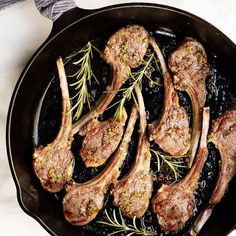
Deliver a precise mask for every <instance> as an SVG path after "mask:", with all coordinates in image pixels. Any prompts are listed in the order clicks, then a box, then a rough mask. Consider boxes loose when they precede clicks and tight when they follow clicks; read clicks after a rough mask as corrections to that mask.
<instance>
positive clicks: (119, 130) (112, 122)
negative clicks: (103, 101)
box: [79, 111, 127, 167]
mask: <svg viewBox="0 0 236 236" xmlns="http://www.w3.org/2000/svg"><path fill="white" fill-rule="evenodd" d="M126 119H127V114H126V112H125V111H124V112H123V118H122V120H119V119H116V118H114V117H113V118H110V119H108V120H106V121H103V122H100V121H98V120H97V119H92V120H90V121H89V122H88V123H87V124H86V125H85V126H84V127H83V128H82V129H81V130H80V132H79V134H80V135H82V136H84V135H86V136H85V138H84V140H83V144H82V148H81V149H80V156H81V157H82V159H83V161H84V163H85V165H86V166H87V167H97V166H100V165H102V164H104V162H105V161H106V160H107V158H108V157H109V156H110V155H111V154H112V153H113V152H114V151H115V150H116V148H117V146H118V145H119V142H120V140H121V138H122V135H123V132H124V126H125V121H126Z"/></svg>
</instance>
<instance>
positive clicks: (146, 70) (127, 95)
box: [110, 53, 159, 119]
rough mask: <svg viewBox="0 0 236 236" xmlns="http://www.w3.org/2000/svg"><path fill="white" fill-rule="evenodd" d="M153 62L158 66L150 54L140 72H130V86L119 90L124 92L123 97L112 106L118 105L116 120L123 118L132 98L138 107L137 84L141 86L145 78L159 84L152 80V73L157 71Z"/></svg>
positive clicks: (152, 54)
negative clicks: (126, 105) (126, 104)
mask: <svg viewBox="0 0 236 236" xmlns="http://www.w3.org/2000/svg"><path fill="white" fill-rule="evenodd" d="M153 60H155V64H156V66H158V64H157V59H156V58H155V56H154V53H149V54H147V55H146V60H144V61H143V63H142V65H141V68H140V69H139V70H138V71H136V72H131V70H130V73H129V77H130V79H131V83H130V86H129V87H127V88H122V89H120V90H119V91H121V92H123V96H122V98H121V99H120V100H119V101H118V102H116V103H115V104H113V105H112V106H115V105H118V106H117V109H116V112H115V115H114V116H115V117H116V118H118V119H121V118H122V110H123V108H124V104H125V101H128V100H130V99H131V98H133V99H134V102H135V103H136V105H137V101H136V99H135V96H134V93H133V91H134V88H135V86H136V85H137V84H141V81H142V79H143V78H144V77H145V78H147V79H149V80H150V82H151V83H152V84H157V83H156V82H155V81H153V80H152V78H151V74H152V72H153V71H155V68H154V67H153V65H152V62H153ZM158 70H159V67H158ZM157 85H158V84H157ZM112 106H111V107H112ZM111 107H110V108H111Z"/></svg>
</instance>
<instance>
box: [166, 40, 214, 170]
mask: <svg viewBox="0 0 236 236" xmlns="http://www.w3.org/2000/svg"><path fill="white" fill-rule="evenodd" d="M168 65H169V68H170V70H171V71H172V73H173V74H174V84H175V86H176V88H177V89H179V90H182V91H186V92H187V93H188V94H189V96H190V98H191V102H192V107H193V131H192V140H191V146H190V150H189V167H190V166H191V165H192V162H193V160H194V157H195V154H196V151H197V146H198V142H199V138H200V133H201V115H202V108H203V106H204V103H205V98H206V84H205V80H204V79H205V77H206V76H207V75H209V73H210V70H209V64H208V59H207V55H206V52H205V50H204V48H203V46H202V45H201V44H200V43H199V42H197V41H196V40H194V39H192V38H186V39H185V40H184V41H183V42H182V43H180V45H179V46H178V47H177V48H176V49H175V51H174V52H173V53H172V54H171V55H170V57H169V59H168Z"/></svg>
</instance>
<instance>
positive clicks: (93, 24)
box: [6, 3, 236, 236]
mask: <svg viewBox="0 0 236 236" xmlns="http://www.w3.org/2000/svg"><path fill="white" fill-rule="evenodd" d="M128 23H137V24H141V25H143V26H145V27H146V28H147V29H148V30H151V29H160V30H166V31H171V32H173V33H175V34H177V35H180V36H181V35H183V36H191V37H194V38H196V39H198V40H199V41H200V42H202V43H203V45H204V46H205V48H206V49H207V52H211V53H214V54H216V55H217V56H218V63H219V65H220V66H221V69H222V73H223V74H224V75H225V77H226V78H227V79H229V80H231V81H230V84H231V88H232V90H233V89H234V88H236V69H235V62H236V47H235V45H234V43H233V42H231V41H230V40H229V39H228V38H227V37H226V36H225V35H224V34H223V33H221V32H220V31H219V30H217V29H216V28H215V27H214V26H212V25H210V24H209V23H207V22H206V21H204V20H202V19H200V18H198V17H196V16H194V15H192V14H189V13H187V12H184V11H182V10H179V9H175V8H172V7H167V6H162V5H154V4H140V3H139V4H125V5H116V6H111V7H106V8H102V9H98V10H94V11H86V10H82V9H78V8H75V9H72V10H70V11H68V12H66V13H64V14H63V15H62V16H61V17H60V18H59V19H58V20H57V21H56V22H55V23H54V25H53V29H52V32H51V34H50V35H49V37H48V39H47V40H46V41H45V42H44V44H43V45H42V46H41V47H40V48H39V49H38V50H37V52H36V53H35V54H34V55H33V57H32V58H31V59H30V61H29V62H28V64H27V66H26V67H25V69H24V71H23V73H22V74H21V76H20V78H19V80H18V83H17V85H16V88H15V90H14V93H13V96H12V99H11V103H10V108H9V112H8V119H7V136H6V137H7V151H8V158H9V163H10V168H11V172H12V175H13V178H14V181H15V184H16V188H17V198H18V201H19V204H20V206H21V207H22V209H23V210H24V211H25V212H26V213H27V214H29V215H30V216H32V217H33V218H35V219H36V220H37V221H38V222H39V223H40V224H41V225H42V226H43V227H44V228H45V229H46V230H47V231H48V232H49V233H50V234H52V235H70V236H73V235H76V236H78V235H92V234H91V232H87V231H85V230H82V229H80V228H78V227H74V226H71V225H69V224H68V223H67V222H66V221H65V219H64V218H63V215H62V214H61V211H60V209H58V205H57V203H55V201H53V198H52V197H51V196H50V194H48V193H46V192H45V191H44V190H43V189H42V188H41V187H40V185H39V183H38V180H37V179H36V177H35V175H34V172H33V169H32V150H33V127H34V122H35V118H37V116H38V111H39V109H40V105H41V100H42V97H43V95H44V93H45V91H46V89H47V87H48V85H49V79H48V78H49V75H52V74H53V73H54V72H55V69H56V67H55V59H56V57H57V56H58V55H61V56H62V57H65V56H68V55H69V53H71V52H72V51H73V50H74V49H77V48H78V46H79V45H84V44H85V43H86V42H87V41H88V40H91V39H96V38H99V37H101V36H104V35H106V36H109V35H110V33H112V32H114V31H115V30H116V29H118V28H119V27H121V26H124V25H126V24H128ZM234 91H236V89H235V90H234ZM234 91H232V92H234ZM234 95H236V94H234ZM235 199H236V189H235V188H234V189H233V188H232V187H231V188H229V190H228V194H227V196H226V197H225V198H224V199H223V200H222V202H221V203H220V204H219V205H218V206H217V207H216V209H215V210H214V214H213V215H212V217H211V218H210V220H209V221H208V222H207V224H206V225H205V227H204V228H203V230H202V232H201V234H200V235H207V236H210V235H219V236H220V235H227V234H228V233H229V232H230V231H232V229H233V228H234V227H235V224H236V204H235Z"/></svg>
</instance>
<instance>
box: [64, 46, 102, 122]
mask: <svg viewBox="0 0 236 236" xmlns="http://www.w3.org/2000/svg"><path fill="white" fill-rule="evenodd" d="M93 50H95V51H97V52H98V53H100V51H99V49H97V48H96V47H95V46H94V45H92V44H91V43H90V42H88V43H87V45H85V46H84V47H82V48H81V49H80V50H79V51H78V52H76V53H74V54H73V55H71V56H69V57H68V58H72V57H74V56H76V55H78V54H81V55H82V56H81V58H80V59H79V60H78V61H75V62H74V63H73V64H74V65H76V66H78V70H77V71H76V73H75V74H73V75H70V76H68V77H73V78H76V82H75V83H72V84H70V86H74V87H75V90H76V91H78V92H77V93H76V94H75V95H74V96H73V97H72V98H71V100H73V99H76V103H75V104H74V106H73V107H72V108H71V111H73V110H76V111H75V114H74V119H75V120H77V119H79V117H80V116H81V113H82V111H83V107H84V104H85V103H87V104H88V107H89V109H91V107H90V95H89V91H88V84H89V85H91V80H92V79H95V81H96V82H97V83H98V84H99V82H98V80H97V78H96V76H95V75H94V73H93V70H92V66H91V60H92V59H93Z"/></svg>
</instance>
